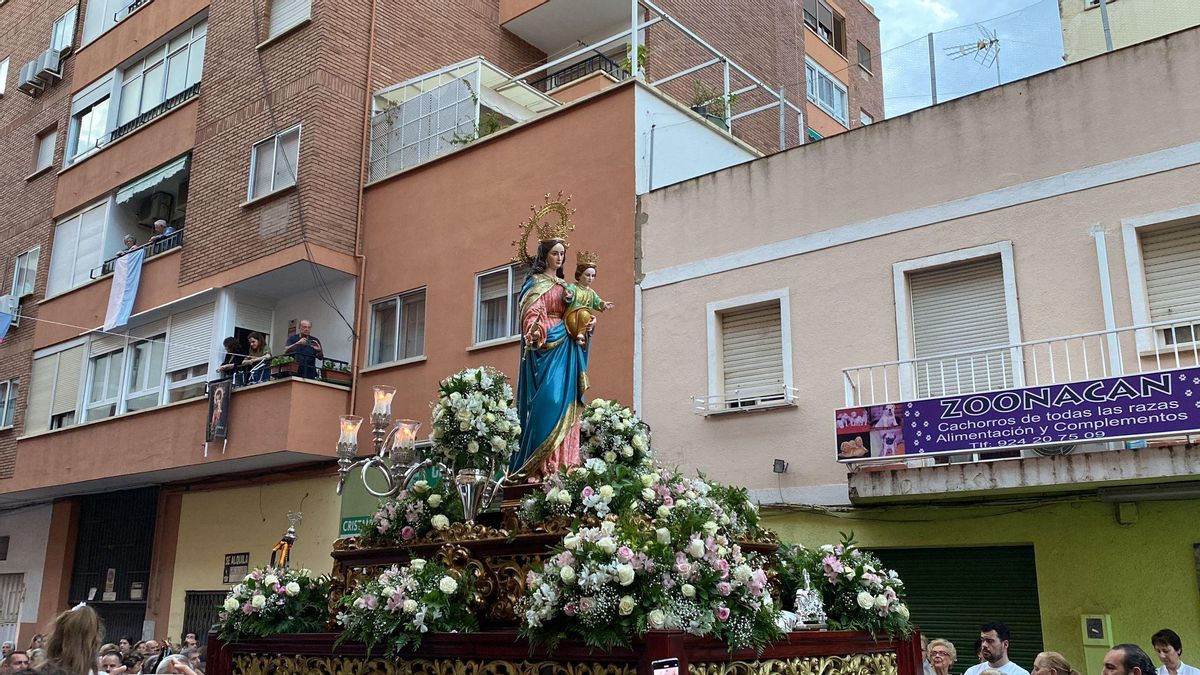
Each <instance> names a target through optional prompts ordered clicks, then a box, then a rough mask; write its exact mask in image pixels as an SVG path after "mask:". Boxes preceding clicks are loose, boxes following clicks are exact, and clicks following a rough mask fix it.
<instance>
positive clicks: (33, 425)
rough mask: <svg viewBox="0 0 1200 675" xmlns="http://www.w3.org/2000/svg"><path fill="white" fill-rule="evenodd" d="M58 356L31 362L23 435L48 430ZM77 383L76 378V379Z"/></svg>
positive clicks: (52, 355)
mask: <svg viewBox="0 0 1200 675" xmlns="http://www.w3.org/2000/svg"><path fill="white" fill-rule="evenodd" d="M58 356H59V355H58V354H51V355H50V356H44V357H42V358H40V359H34V360H33V372H32V373H31V374H30V377H29V379H30V384H29V400H28V404H27V405H26V406H25V433H27V434H34V433H37V432H39V431H46V430H47V429H49V428H50V404H51V396H52V394H53V392H54V373H55V370H57V365H58ZM76 383H78V378H76Z"/></svg>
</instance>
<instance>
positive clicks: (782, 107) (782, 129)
mask: <svg viewBox="0 0 1200 675" xmlns="http://www.w3.org/2000/svg"><path fill="white" fill-rule="evenodd" d="M786 111H787V106H785V105H784V104H783V87H780V88H779V150H780V152H782V151H783V145H784V143H785V142H786V133H787V130H786V127H785V126H784V122H783V119H784V113H785V112H786Z"/></svg>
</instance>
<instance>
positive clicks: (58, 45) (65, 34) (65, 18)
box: [50, 7, 78, 54]
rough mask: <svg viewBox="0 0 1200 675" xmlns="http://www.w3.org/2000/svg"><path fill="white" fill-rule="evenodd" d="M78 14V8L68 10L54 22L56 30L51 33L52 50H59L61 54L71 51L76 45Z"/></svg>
mask: <svg viewBox="0 0 1200 675" xmlns="http://www.w3.org/2000/svg"><path fill="white" fill-rule="evenodd" d="M77 12H78V8H77V7H72V8H71V9H69V10H67V13H66V14H63V15H62V16H60V17H59V18H58V20H57V21H55V22H54V30H53V31H51V33H50V48H51V49H55V50H58V52H59V53H60V54H62V53H64V52H66V51H67V50H69V49H71V47H73V46H74V45H75V16H76V14H77Z"/></svg>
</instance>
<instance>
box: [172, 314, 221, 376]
mask: <svg viewBox="0 0 1200 675" xmlns="http://www.w3.org/2000/svg"><path fill="white" fill-rule="evenodd" d="M212 331H213V305H212V304H211V303H210V304H207V305H203V306H201V307H196V308H194V309H189V310H187V311H186V312H180V313H179V314H176V315H175V316H173V317H171V331H170V332H169V333H168V334H167V367H166V369H167V372H168V373H169V372H172V371H176V370H180V369H181V368H188V367H191V366H198V365H202V364H206V363H208V358H209V355H210V352H211V351H212V348H211V344H212Z"/></svg>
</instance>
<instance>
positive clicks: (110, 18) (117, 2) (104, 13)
mask: <svg viewBox="0 0 1200 675" xmlns="http://www.w3.org/2000/svg"><path fill="white" fill-rule="evenodd" d="M134 2H135V0H88V3H87V11H86V12H85V13H84V17H83V28H84V30H83V33H82V34H81V35H80V38H79V40H80V44H81V45H86V44H89V43H91V42H94V41H95V40H97V39H99V38H100V36H101V35H104V34H105V33H107V32H108V31H110V30H112V29H113V28H115V27H116V26H117V24H119V23H121V22H122V21H124V20H125V19H127V18H129V17H130V15H131V14H132V13H131V12H126V13H125V15H124V16H122V17H121V18H120V19H117V18H115V17H116V15H117V14H119V13H120V12H122V11H124V10H125V8H126V7H128V6H129V5H131V4H133V3H134ZM143 4H148V3H143ZM92 10H95V11H98V12H100V16H101V17H102V18H101V19H100V21H99V24H100V30H99V31H98V32H97V33H96V34H95V35H92V36H88V35H87V27H88V16H89V15H90V14H91V12H92Z"/></svg>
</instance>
